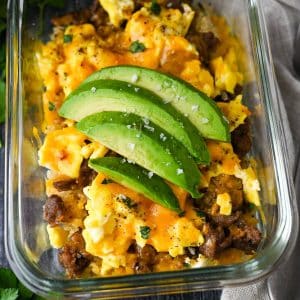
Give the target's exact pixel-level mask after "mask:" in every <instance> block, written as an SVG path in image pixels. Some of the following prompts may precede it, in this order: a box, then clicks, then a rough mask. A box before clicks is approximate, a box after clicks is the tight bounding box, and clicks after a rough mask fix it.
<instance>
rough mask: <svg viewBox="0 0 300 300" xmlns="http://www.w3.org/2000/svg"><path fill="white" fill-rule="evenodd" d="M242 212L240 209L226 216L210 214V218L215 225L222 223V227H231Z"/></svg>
mask: <svg viewBox="0 0 300 300" xmlns="http://www.w3.org/2000/svg"><path fill="white" fill-rule="evenodd" d="M241 214H242V212H241V211H240V210H238V211H236V212H234V213H233V214H232V215H229V216H225V215H219V214H217V215H209V219H210V220H211V221H212V223H214V224H215V225H220V226H222V227H229V226H230V225H232V224H233V223H235V222H236V221H237V220H238V219H239V217H240V216H241Z"/></svg>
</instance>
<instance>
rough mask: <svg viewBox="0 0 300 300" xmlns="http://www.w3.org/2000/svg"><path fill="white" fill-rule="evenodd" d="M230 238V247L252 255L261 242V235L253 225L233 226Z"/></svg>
mask: <svg viewBox="0 0 300 300" xmlns="http://www.w3.org/2000/svg"><path fill="white" fill-rule="evenodd" d="M230 232H231V236H232V246H233V247H235V248H238V249H240V250H243V251H245V252H246V253H253V252H254V251H256V250H257V248H258V246H259V244H260V242H261V238H262V236H261V233H260V231H259V230H258V229H257V228H256V227H255V226H253V225H248V224H245V223H242V224H238V225H233V226H232V227H231V228H230Z"/></svg>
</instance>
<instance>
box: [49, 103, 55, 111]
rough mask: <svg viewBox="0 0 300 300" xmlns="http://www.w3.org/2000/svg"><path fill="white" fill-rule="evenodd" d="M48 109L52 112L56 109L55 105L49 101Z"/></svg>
mask: <svg viewBox="0 0 300 300" xmlns="http://www.w3.org/2000/svg"><path fill="white" fill-rule="evenodd" d="M48 109H49V110H50V111H54V110H55V109H56V107H55V104H54V103H53V102H51V101H49V103H48Z"/></svg>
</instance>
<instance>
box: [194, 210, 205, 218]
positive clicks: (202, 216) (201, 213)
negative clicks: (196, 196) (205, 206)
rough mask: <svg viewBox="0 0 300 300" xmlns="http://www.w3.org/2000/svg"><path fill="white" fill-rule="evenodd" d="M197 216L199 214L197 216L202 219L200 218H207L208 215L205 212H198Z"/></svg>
mask: <svg viewBox="0 0 300 300" xmlns="http://www.w3.org/2000/svg"><path fill="white" fill-rule="evenodd" d="M196 214H197V216H198V217H200V218H206V214H205V212H203V211H200V210H197V211H196Z"/></svg>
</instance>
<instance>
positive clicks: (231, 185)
mask: <svg viewBox="0 0 300 300" xmlns="http://www.w3.org/2000/svg"><path fill="white" fill-rule="evenodd" d="M209 190H211V191H215V193H216V194H223V193H229V195H230V198H231V203H232V210H233V211H236V210H237V209H239V208H241V206H242V204H243V182H242V180H241V179H240V178H237V177H235V176H234V175H227V174H221V175H219V176H216V177H212V178H211V180H210V185H209Z"/></svg>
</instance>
